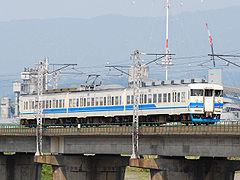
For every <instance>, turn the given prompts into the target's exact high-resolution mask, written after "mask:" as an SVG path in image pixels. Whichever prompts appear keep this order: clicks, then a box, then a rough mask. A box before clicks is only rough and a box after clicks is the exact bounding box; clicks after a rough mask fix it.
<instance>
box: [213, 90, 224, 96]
mask: <svg viewBox="0 0 240 180" xmlns="http://www.w3.org/2000/svg"><path fill="white" fill-rule="evenodd" d="M215 97H223V90H215Z"/></svg>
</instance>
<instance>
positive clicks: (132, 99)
mask: <svg viewBox="0 0 240 180" xmlns="http://www.w3.org/2000/svg"><path fill="white" fill-rule="evenodd" d="M131 104H134V97H133V95H132V96H131Z"/></svg>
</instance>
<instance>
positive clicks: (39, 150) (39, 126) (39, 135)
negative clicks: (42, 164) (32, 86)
mask: <svg viewBox="0 0 240 180" xmlns="http://www.w3.org/2000/svg"><path fill="white" fill-rule="evenodd" d="M44 70H45V67H44V63H43V61H39V63H38V92H37V93H38V94H37V128H36V146H37V147H36V154H35V155H36V156H41V155H42V143H43V138H42V133H43V128H42V127H43V126H42V123H43V122H42V99H41V97H42V94H43V85H44V84H43V76H44V73H45V72H44Z"/></svg>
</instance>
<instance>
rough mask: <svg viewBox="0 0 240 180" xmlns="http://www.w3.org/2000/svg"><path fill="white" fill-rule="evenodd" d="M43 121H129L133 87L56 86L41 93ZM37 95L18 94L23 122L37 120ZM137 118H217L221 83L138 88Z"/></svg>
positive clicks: (204, 120)
mask: <svg viewBox="0 0 240 180" xmlns="http://www.w3.org/2000/svg"><path fill="white" fill-rule="evenodd" d="M40 98H41V99H40V100H41V104H42V108H41V109H42V118H43V124H49V125H59V124H91V123H98V124H99V123H131V122H132V118H133V104H134V96H133V88H123V87H115V88H105V89H104V88H103V89H101V88H99V89H92V90H80V89H76V88H75V89H73V88H72V89H57V90H48V91H45V92H44V93H43V94H42V95H41V97H40ZM37 99H38V96H37V93H35V94H22V95H20V98H19V100H20V101H19V109H20V114H19V116H20V120H21V124H22V125H34V124H36V117H37V109H38V108H37V107H38V101H37ZM138 109H139V112H138V115H139V121H140V122H143V123H144V122H146V123H147V122H159V123H168V122H186V123H190V122H199V123H214V122H218V121H220V118H221V113H222V109H223V86H222V85H218V84H212V83H188V84H184V83H180V84H168V85H164V84H160V85H151V86H144V87H141V88H140V89H139V106H138Z"/></svg>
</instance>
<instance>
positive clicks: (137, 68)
mask: <svg viewBox="0 0 240 180" xmlns="http://www.w3.org/2000/svg"><path fill="white" fill-rule="evenodd" d="M133 56H134V57H133V60H134V65H133V97H134V104H133V123H132V148H133V149H132V150H133V151H132V156H131V158H132V159H136V158H139V154H138V140H139V139H138V138H139V137H138V133H139V114H138V113H139V88H140V85H141V64H140V61H139V58H140V52H139V51H138V50H135V51H134V55H133Z"/></svg>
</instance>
